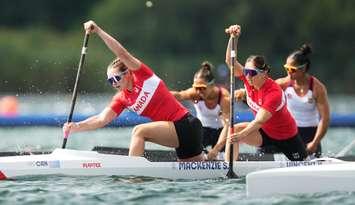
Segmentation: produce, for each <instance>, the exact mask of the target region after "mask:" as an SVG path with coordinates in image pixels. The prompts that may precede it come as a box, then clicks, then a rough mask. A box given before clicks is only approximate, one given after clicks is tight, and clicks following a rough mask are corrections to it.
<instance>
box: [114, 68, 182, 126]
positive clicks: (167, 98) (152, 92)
mask: <svg viewBox="0 0 355 205" xmlns="http://www.w3.org/2000/svg"><path fill="white" fill-rule="evenodd" d="M132 73H133V90H132V91H128V90H127V89H125V90H122V91H120V92H118V93H117V94H116V95H115V96H114V97H113V99H112V101H111V104H110V107H111V109H112V110H113V111H114V112H116V113H117V115H119V114H120V113H121V112H122V111H123V109H125V108H127V109H129V110H131V111H133V112H135V113H137V114H138V115H141V116H144V117H148V118H150V119H151V120H153V121H174V122H175V121H178V120H180V119H181V118H182V117H183V116H185V115H186V114H187V113H188V110H187V109H186V108H185V107H184V106H183V105H182V104H181V103H180V102H178V101H177V100H176V98H175V97H174V96H173V95H172V94H171V93H170V92H169V90H168V88H167V87H166V85H165V83H164V82H163V81H162V80H161V79H160V78H159V77H158V76H156V75H155V74H154V72H153V71H152V70H151V69H150V68H149V67H148V66H146V65H145V64H143V63H142V64H141V67H140V68H139V69H138V70H135V71H133V72H132Z"/></svg>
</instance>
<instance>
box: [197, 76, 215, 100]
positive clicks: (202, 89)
mask: <svg viewBox="0 0 355 205" xmlns="http://www.w3.org/2000/svg"><path fill="white" fill-rule="evenodd" d="M193 88H194V89H195V90H196V93H197V94H198V96H199V97H200V98H202V99H206V98H207V97H208V96H209V95H210V94H211V92H212V88H213V86H211V85H208V83H207V82H206V81H205V80H204V79H202V78H195V79H194V84H193Z"/></svg>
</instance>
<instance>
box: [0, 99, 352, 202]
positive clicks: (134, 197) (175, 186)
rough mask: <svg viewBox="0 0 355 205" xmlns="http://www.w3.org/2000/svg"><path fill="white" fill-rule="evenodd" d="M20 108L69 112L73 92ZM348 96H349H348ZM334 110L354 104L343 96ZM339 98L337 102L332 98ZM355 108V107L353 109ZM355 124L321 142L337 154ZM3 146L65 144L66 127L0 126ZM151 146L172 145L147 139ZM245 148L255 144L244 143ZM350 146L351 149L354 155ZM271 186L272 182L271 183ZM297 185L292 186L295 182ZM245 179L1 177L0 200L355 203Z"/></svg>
mask: <svg viewBox="0 0 355 205" xmlns="http://www.w3.org/2000/svg"><path fill="white" fill-rule="evenodd" d="M19 99H20V100H21V104H20V105H21V109H20V110H21V113H26V114H28V113H44V114H46V113H55V114H62V113H63V112H64V113H65V112H67V110H68V109H69V108H67V107H68V105H69V104H70V96H69V97H68V96H50V97H45V98H38V96H37V97H36V96H35V97H34V96H22V97H21V96H20V98H19ZM109 99H110V98H109V97H107V96H104V97H99V98H91V97H82V98H79V99H78V105H79V106H77V108H76V112H80V113H82V114H93V113H97V112H98V111H100V110H101V109H102V108H103V107H104V106H105V105H106V103H107V101H108V100H109ZM343 99H344V98H343ZM336 100H337V101H339V103H337V104H336V105H333V106H332V109H333V111H338V112H345V110H348V111H353V110H351V109H354V108H351V104H352V103H349V102H350V101H352V100H353V98H346V102H347V106H346V103H344V101H342V100H341V99H338V98H337V99H336ZM333 102H334V101H333ZM354 112H355V111H354ZM131 131H132V128H104V129H100V130H96V131H92V132H83V133H75V134H73V135H71V136H70V138H69V140H68V143H67V148H71V149H80V150H90V149H92V148H93V147H94V146H96V145H101V146H117V147H128V146H129V141H130V133H131ZM354 136H355V129H351V128H331V129H329V131H328V133H327V135H326V137H325V139H324V140H323V141H322V146H323V151H324V153H325V154H326V155H334V154H336V153H338V152H339V151H340V150H342V148H343V147H345V146H346V145H347V144H349V143H350V142H351V141H352V140H353V139H354ZM0 139H1V140H2V143H0V151H23V150H33V151H38V150H41V151H48V150H53V149H54V148H57V147H60V146H61V144H62V131H61V128H59V127H15V128H0ZM146 148H150V149H167V148H164V147H161V146H158V145H154V144H151V143H147V145H146ZM241 150H242V151H243V152H253V151H254V148H251V147H249V146H242V147H241ZM354 152H355V150H351V152H350V153H349V154H355V153H354ZM270 186H273V185H271V184H270ZM290 186H292V185H290ZM245 189H246V187H245V178H242V179H233V180H227V179H213V180H166V179H156V178H144V177H118V176H112V177H107V176H100V177H64V176H47V177H26V178H23V179H18V180H7V181H0V204H11V205H12V204H26V205H27V204H36V205H37V204H51V205H55V204H128V205H130V204H132V205H133V204H137V205H138V204H204V205H207V204H211V205H212V204H221V205H224V204H226V205H227V204H228V205H229V204H248V205H249V204H257V205H267V204H280V205H281V204H282V205H283V204H290V205H291V204H312V205H313V204H354V201H355V193H351V192H350V193H348V192H332V193H322V194H303V195H283V196H273V197H267V198H247V197H246V192H245Z"/></svg>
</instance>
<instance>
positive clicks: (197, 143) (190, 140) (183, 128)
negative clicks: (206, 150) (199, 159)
mask: <svg viewBox="0 0 355 205" xmlns="http://www.w3.org/2000/svg"><path fill="white" fill-rule="evenodd" d="M174 125H175V130H176V133H177V136H178V138H179V147H178V148H176V149H175V150H176V155H177V157H178V158H179V159H186V158H190V157H194V156H197V155H199V154H201V153H202V149H203V148H202V132H201V131H202V125H201V122H200V120H199V119H197V118H196V117H194V116H192V115H191V114H190V113H188V114H187V115H185V116H184V117H183V118H181V119H180V120H179V121H176V122H174Z"/></svg>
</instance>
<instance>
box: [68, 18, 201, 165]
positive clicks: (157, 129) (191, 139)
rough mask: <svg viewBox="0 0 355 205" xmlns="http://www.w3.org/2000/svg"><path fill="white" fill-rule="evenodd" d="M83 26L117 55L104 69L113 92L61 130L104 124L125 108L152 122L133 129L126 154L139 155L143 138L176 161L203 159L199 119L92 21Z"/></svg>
mask: <svg viewBox="0 0 355 205" xmlns="http://www.w3.org/2000/svg"><path fill="white" fill-rule="evenodd" d="M84 28H85V30H86V32H88V33H96V34H98V35H99V36H100V37H101V39H102V40H103V41H104V42H105V44H106V45H107V47H108V48H110V49H111V51H112V52H113V53H114V54H115V55H116V56H117V58H116V59H115V60H114V61H113V62H112V63H111V64H110V65H109V66H108V68H107V80H108V82H109V83H110V84H111V85H112V87H114V88H115V89H117V93H116V95H115V96H114V97H113V98H112V101H111V103H110V104H109V105H108V106H107V107H106V108H105V109H104V110H103V111H102V112H101V113H100V114H98V115H95V116H93V117H90V118H88V119H86V120H84V121H81V122H76V123H74V122H72V123H66V124H65V125H64V126H63V131H64V132H79V131H85V130H93V129H97V128H100V127H104V126H105V125H107V124H108V123H110V122H111V121H112V120H113V119H115V118H116V117H117V116H118V115H120V113H121V112H122V111H123V110H124V109H125V108H127V109H129V110H131V111H133V112H135V113H137V114H138V115H142V116H145V117H148V118H150V119H151V120H152V121H153V122H149V123H145V124H141V125H137V126H136V127H135V128H134V129H133V131H132V139H131V144H130V148H129V155H130V156H141V155H143V152H144V146H145V141H150V142H153V143H156V144H160V145H163V146H167V147H173V148H175V150H176V154H177V157H178V158H179V160H182V161H201V160H204V157H203V155H202V138H201V129H202V126H201V122H200V121H199V120H198V119H197V118H195V117H193V116H192V115H191V114H190V113H189V111H188V110H187V109H186V108H184V107H183V106H182V105H181V104H180V103H179V102H178V101H177V100H176V99H175V97H174V96H173V95H172V94H171V93H170V92H169V90H168V88H167V87H166V85H165V83H164V82H163V81H162V80H161V79H160V78H159V77H158V76H156V75H155V74H154V72H153V71H152V70H151V69H150V68H149V67H148V66H147V65H145V64H144V63H142V62H141V61H140V60H138V59H137V58H135V57H134V56H132V55H131V54H130V53H129V52H128V51H127V50H126V49H125V48H124V47H123V46H122V45H121V44H120V43H119V42H118V41H117V40H116V39H114V38H113V37H112V36H110V35H109V34H108V33H106V32H105V31H104V30H102V29H101V28H100V27H99V26H97V25H96V24H95V22H93V21H88V22H86V23H85V24H84Z"/></svg>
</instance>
